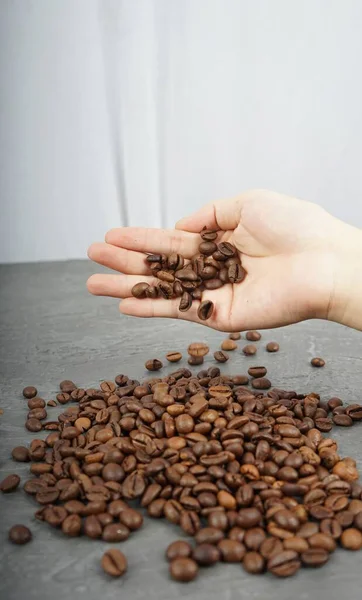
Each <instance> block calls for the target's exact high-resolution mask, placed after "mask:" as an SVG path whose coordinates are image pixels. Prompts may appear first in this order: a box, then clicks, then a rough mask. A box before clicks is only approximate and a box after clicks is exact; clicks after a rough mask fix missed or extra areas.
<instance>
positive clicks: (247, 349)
mask: <svg viewBox="0 0 362 600" xmlns="http://www.w3.org/2000/svg"><path fill="white" fill-rule="evenodd" d="M242 350H243V353H244V354H245V356H254V354H256V346H254V345H253V344H247V345H246V346H244V348H243V349H242Z"/></svg>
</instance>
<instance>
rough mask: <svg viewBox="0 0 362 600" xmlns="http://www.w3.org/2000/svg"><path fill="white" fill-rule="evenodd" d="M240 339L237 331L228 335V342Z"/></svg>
mask: <svg viewBox="0 0 362 600" xmlns="http://www.w3.org/2000/svg"><path fill="white" fill-rule="evenodd" d="M240 338H241V333H239V332H238V331H235V332H234V333H229V339H230V340H234V341H235V340H240Z"/></svg>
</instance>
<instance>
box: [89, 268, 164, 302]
mask: <svg viewBox="0 0 362 600" xmlns="http://www.w3.org/2000/svg"><path fill="white" fill-rule="evenodd" d="M142 281H145V282H146V283H148V284H149V285H153V284H154V283H155V282H156V280H155V279H154V277H142ZM139 282H140V278H139V276H138V275H116V274H112V275H104V274H98V275H92V276H91V277H90V278H89V279H88V281H87V288H88V291H89V292H90V293H91V294H93V295H94V296H111V297H112V298H127V297H128V296H131V295H132V288H133V286H134V285H136V283H139Z"/></svg>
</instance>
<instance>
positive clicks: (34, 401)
mask: <svg viewBox="0 0 362 600" xmlns="http://www.w3.org/2000/svg"><path fill="white" fill-rule="evenodd" d="M44 406H45V400H43V398H31V399H30V400H28V408H29V410H34V408H44Z"/></svg>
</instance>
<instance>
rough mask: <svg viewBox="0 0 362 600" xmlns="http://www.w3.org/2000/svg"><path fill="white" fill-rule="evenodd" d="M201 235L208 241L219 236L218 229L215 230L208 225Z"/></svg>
mask: <svg viewBox="0 0 362 600" xmlns="http://www.w3.org/2000/svg"><path fill="white" fill-rule="evenodd" d="M200 235H201V237H202V239H203V240H205V241H206V242H213V241H214V240H216V238H217V231H214V230H213V229H207V228H206V227H204V228H203V229H202V231H201V233H200Z"/></svg>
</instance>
